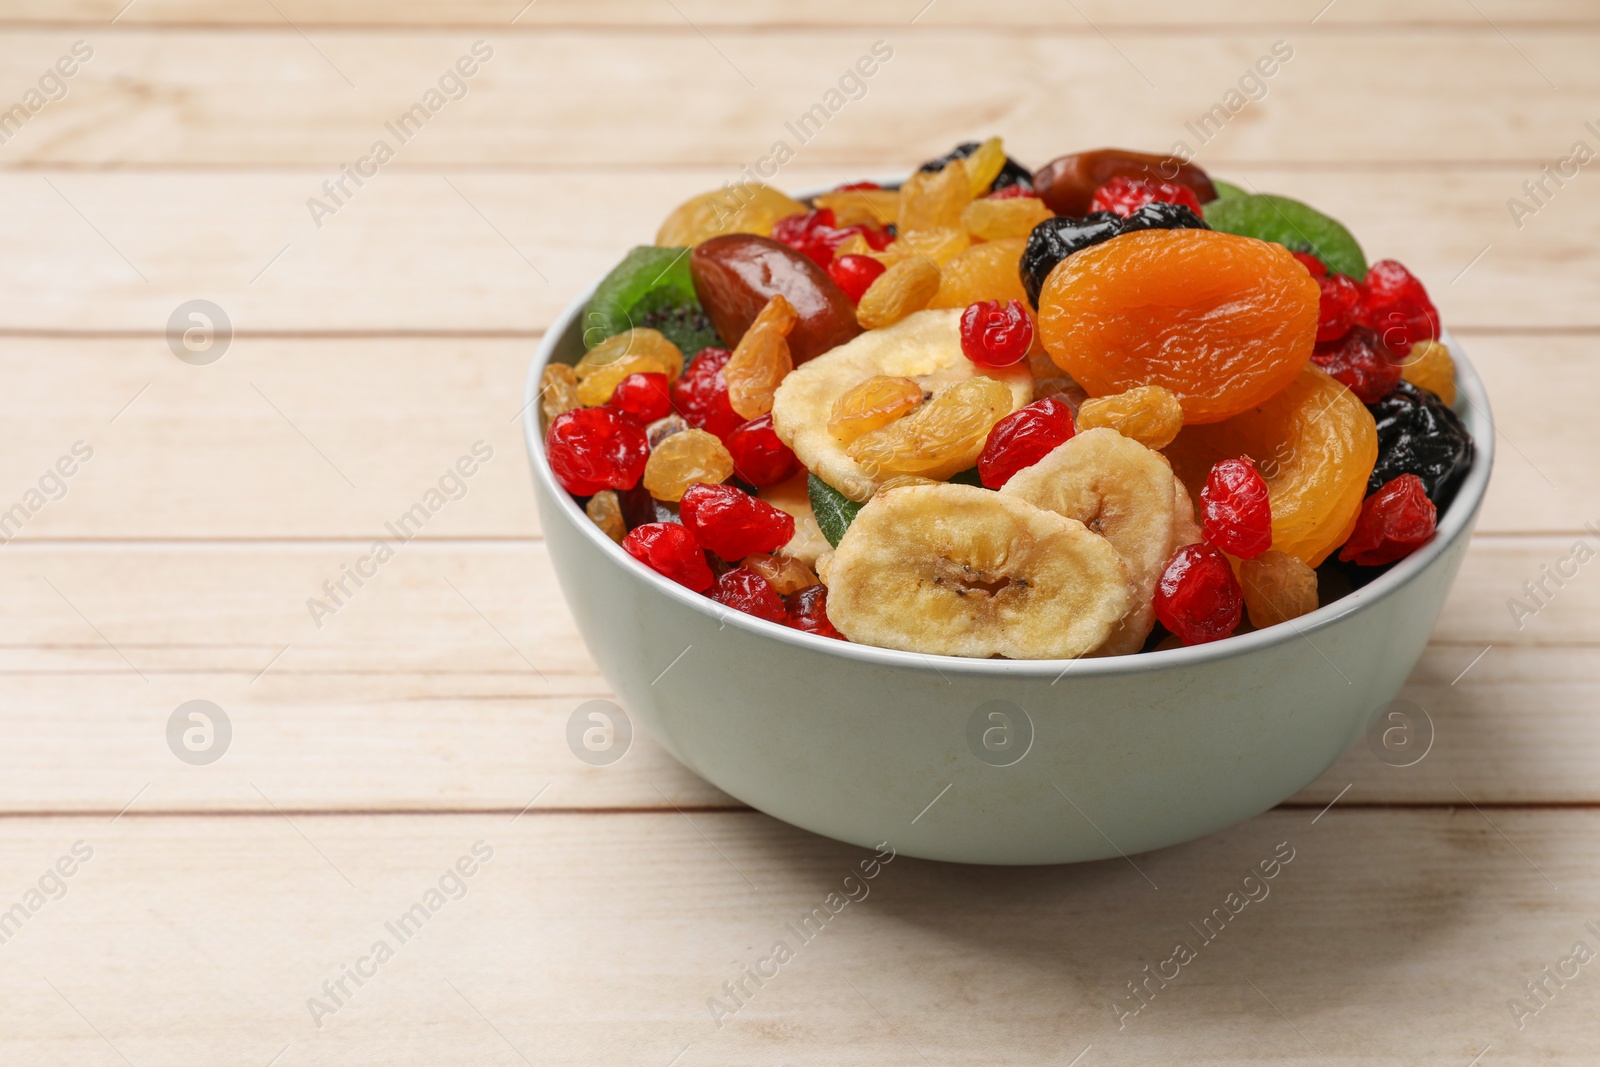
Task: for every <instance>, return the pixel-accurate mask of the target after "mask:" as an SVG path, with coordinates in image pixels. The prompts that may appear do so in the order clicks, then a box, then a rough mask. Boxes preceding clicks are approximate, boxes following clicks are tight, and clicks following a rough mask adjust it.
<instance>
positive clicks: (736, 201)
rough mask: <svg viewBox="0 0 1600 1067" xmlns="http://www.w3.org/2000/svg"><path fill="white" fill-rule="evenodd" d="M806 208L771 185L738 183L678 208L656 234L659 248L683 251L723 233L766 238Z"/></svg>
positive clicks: (703, 195) (715, 190) (716, 190)
mask: <svg viewBox="0 0 1600 1067" xmlns="http://www.w3.org/2000/svg"><path fill="white" fill-rule="evenodd" d="M806 210H807V208H806V206H805V205H804V204H802V203H801V202H800V201H798V200H795V199H794V198H792V197H790V196H786V195H785V194H783V193H780V192H779V191H778V190H776V189H774V188H772V186H770V185H762V184H761V183H760V182H740V183H739V184H738V185H730V186H724V187H723V188H721V189H713V190H712V191H711V192H709V193H701V194H700V195H699V196H696V197H694V198H692V199H690V200H687V201H685V202H684V203H682V204H680V205H678V207H676V208H675V209H673V212H672V214H670V215H668V216H667V219H666V221H665V222H663V223H662V224H661V229H660V231H658V232H657V233H656V244H657V245H658V246H660V247H662V248H685V247H691V246H693V245H697V244H699V243H700V242H702V241H705V240H707V239H709V238H712V237H718V236H720V235H722V234H725V233H753V234H756V235H758V236H761V237H766V236H767V235H768V234H770V233H771V232H772V224H773V223H775V222H777V221H778V220H779V219H781V218H784V217H785V216H787V215H800V214H804V213H805V211H806Z"/></svg>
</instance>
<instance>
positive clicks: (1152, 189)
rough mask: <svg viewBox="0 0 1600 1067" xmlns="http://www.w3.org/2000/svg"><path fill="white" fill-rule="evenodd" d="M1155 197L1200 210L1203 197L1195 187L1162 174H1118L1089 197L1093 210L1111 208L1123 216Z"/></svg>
mask: <svg viewBox="0 0 1600 1067" xmlns="http://www.w3.org/2000/svg"><path fill="white" fill-rule="evenodd" d="M1152 200H1160V201H1162V202H1163V203H1167V204H1182V205H1183V206H1184V207H1186V208H1188V209H1189V210H1190V211H1193V212H1194V213H1195V214H1196V215H1198V214H1200V198H1199V197H1197V196H1195V195H1194V190H1193V189H1190V188H1189V187H1188V186H1186V185H1179V184H1178V183H1177V182H1166V181H1162V180H1161V179H1159V178H1127V177H1120V176H1119V177H1116V178H1112V179H1111V180H1110V181H1108V182H1106V183H1105V184H1104V185H1102V186H1100V188H1098V189H1096V190H1095V191H1094V197H1093V198H1092V199H1091V200H1090V201H1089V212H1090V213H1093V212H1096V211H1110V212H1113V213H1115V214H1118V215H1122V216H1123V217H1127V216H1128V215H1131V214H1133V213H1134V212H1135V211H1137V210H1139V209H1140V208H1142V207H1144V206H1145V205H1146V204H1148V203H1150V202H1151V201H1152Z"/></svg>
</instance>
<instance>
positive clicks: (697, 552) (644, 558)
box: [622, 522, 712, 593]
mask: <svg viewBox="0 0 1600 1067" xmlns="http://www.w3.org/2000/svg"><path fill="white" fill-rule="evenodd" d="M622 547H623V548H625V549H627V551H628V555H630V556H632V557H633V558H634V559H636V560H638V561H639V562H641V563H643V564H644V565H645V566H646V567H649V568H650V569H651V570H653V571H655V572H656V573H657V574H662V575H665V576H666V577H668V578H671V579H672V580H673V581H675V582H677V583H678V584H679V585H682V586H686V587H688V588H690V589H693V590H694V591H695V592H696V593H703V592H705V591H706V590H707V589H709V588H711V582H712V575H711V566H710V564H708V563H707V562H706V554H705V553H704V552H703V551H701V549H700V546H699V545H697V544H695V540H694V535H693V534H691V533H690V532H689V531H688V530H687V529H685V528H684V527H683V526H681V525H679V524H678V523H675V522H651V523H646V524H645V525H643V526H638V527H635V528H634V529H632V530H630V531H628V536H626V537H624V538H623V539H622Z"/></svg>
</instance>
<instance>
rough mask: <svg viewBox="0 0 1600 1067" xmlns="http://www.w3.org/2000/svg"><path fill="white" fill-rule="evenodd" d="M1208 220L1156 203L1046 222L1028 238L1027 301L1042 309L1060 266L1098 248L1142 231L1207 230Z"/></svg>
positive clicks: (1024, 255) (1025, 261) (1025, 259)
mask: <svg viewBox="0 0 1600 1067" xmlns="http://www.w3.org/2000/svg"><path fill="white" fill-rule="evenodd" d="M1209 228H1210V227H1208V226H1207V225H1206V223H1205V220H1204V219H1202V218H1201V217H1200V216H1198V215H1196V214H1195V213H1194V212H1192V211H1190V210H1189V209H1188V208H1186V207H1184V206H1183V205H1182V204H1168V203H1165V202H1164V201H1160V200H1155V201H1151V202H1150V203H1148V204H1146V205H1144V206H1143V207H1141V208H1139V209H1138V210H1136V211H1134V212H1133V214H1131V215H1128V216H1122V215H1117V214H1114V213H1112V212H1110V211H1096V212H1095V213H1093V214H1092V215H1085V216H1083V217H1082V218H1067V217H1061V218H1053V219H1045V220H1044V221H1043V222H1041V223H1039V225H1037V226H1035V227H1034V228H1033V232H1032V233H1030V234H1029V235H1028V245H1027V247H1026V248H1025V249H1023V251H1022V264H1021V270H1022V287H1023V288H1024V289H1026V290H1027V291H1028V300H1029V302H1030V303H1032V304H1033V306H1034V307H1038V306H1039V290H1040V289H1042V288H1044V282H1045V279H1046V278H1048V277H1049V276H1050V272H1051V271H1052V270H1054V269H1055V266H1056V264H1057V263H1060V262H1061V261H1062V260H1063V259H1066V258H1067V257H1068V256H1070V255H1072V254H1073V253H1074V252H1081V251H1083V250H1084V249H1085V248H1090V247H1092V246H1094V245H1097V244H1102V243H1104V242H1106V241H1109V240H1111V239H1112V238H1113V237H1118V236H1120V235H1122V234H1125V233H1136V232H1138V231H1140V230H1205V229H1209Z"/></svg>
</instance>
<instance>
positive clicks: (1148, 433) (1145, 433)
mask: <svg viewBox="0 0 1600 1067" xmlns="http://www.w3.org/2000/svg"><path fill="white" fill-rule="evenodd" d="M1096 426H1105V427H1108V428H1110V429H1113V430H1115V431H1117V432H1118V433H1120V434H1121V435H1122V436H1124V437H1130V438H1132V439H1133V440H1135V441H1138V442H1139V443H1140V444H1141V445H1144V447H1146V448H1154V449H1158V450H1159V449H1163V448H1166V447H1167V446H1168V445H1170V444H1171V443H1172V439H1173V438H1175V437H1177V436H1178V431H1179V430H1181V429H1183V405H1181V404H1179V403H1178V398H1177V397H1176V396H1174V395H1173V394H1172V392H1171V391H1170V390H1167V389H1163V388H1161V386H1159V385H1140V386H1136V387H1134V388H1132V389H1129V390H1128V391H1127V392H1125V393H1117V394H1116V395H1114V396H1103V397H1095V398H1093V399H1090V400H1085V401H1084V402H1083V403H1082V404H1080V405H1079V406H1078V428H1079V429H1082V430H1092V429H1094V428H1095V427H1096Z"/></svg>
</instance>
